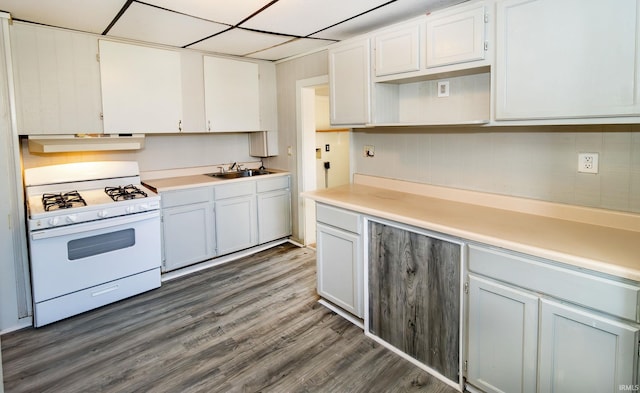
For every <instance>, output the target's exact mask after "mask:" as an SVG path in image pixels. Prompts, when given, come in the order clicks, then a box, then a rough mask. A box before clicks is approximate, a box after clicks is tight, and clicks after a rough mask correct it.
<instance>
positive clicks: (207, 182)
mask: <svg viewBox="0 0 640 393" xmlns="http://www.w3.org/2000/svg"><path fill="white" fill-rule="evenodd" d="M269 171H271V172H274V173H271V174H268V175H259V176H247V177H239V178H236V179H223V178H219V177H212V176H207V175H205V174H197V175H184V176H172V177H166V178H157V179H149V180H143V182H142V183H143V184H144V185H146V186H147V187H150V188H152V189H154V190H155V191H156V192H165V191H173V190H181V189H185V188H193V187H204V186H212V185H219V184H227V183H232V182H243V181H250V180H260V179H269V178H272V177H277V176H286V175H289V172H285V171H278V170H274V169H269Z"/></svg>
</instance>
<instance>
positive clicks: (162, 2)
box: [145, 0, 270, 25]
mask: <svg viewBox="0 0 640 393" xmlns="http://www.w3.org/2000/svg"><path fill="white" fill-rule="evenodd" d="M145 3H148V4H153V5H157V6H158V7H163V8H166V9H170V10H173V11H178V12H182V13H185V14H188V15H192V16H197V17H198V18H204V19H208V20H211V21H214V22H219V23H226V24H229V25H236V24H238V23H240V22H241V21H243V20H244V19H245V18H247V17H248V16H249V15H251V14H253V13H254V12H256V11H258V10H259V9H261V8H262V7H264V6H265V5H267V4H269V3H270V0H233V1H228V0H227V1H220V0H218V1H203V0H179V1H176V0H145Z"/></svg>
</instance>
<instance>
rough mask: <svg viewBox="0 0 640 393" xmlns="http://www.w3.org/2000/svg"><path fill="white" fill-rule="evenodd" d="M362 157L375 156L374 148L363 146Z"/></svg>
mask: <svg viewBox="0 0 640 393" xmlns="http://www.w3.org/2000/svg"><path fill="white" fill-rule="evenodd" d="M362 155H363V156H365V157H369V158H371V157H373V156H375V155H376V148H375V146H373V145H364V151H363V152H362Z"/></svg>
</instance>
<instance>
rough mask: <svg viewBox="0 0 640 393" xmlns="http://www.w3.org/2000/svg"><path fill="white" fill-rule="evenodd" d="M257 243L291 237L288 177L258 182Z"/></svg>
mask: <svg viewBox="0 0 640 393" xmlns="http://www.w3.org/2000/svg"><path fill="white" fill-rule="evenodd" d="M256 186H257V192H258V195H257V201H258V243H259V244H263V243H267V242H270V241H272V240H277V239H281V238H283V237H287V236H290V235H291V190H290V189H289V176H282V177H275V178H273V179H265V180H258V182H257V185H256Z"/></svg>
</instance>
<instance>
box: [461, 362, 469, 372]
mask: <svg viewBox="0 0 640 393" xmlns="http://www.w3.org/2000/svg"><path fill="white" fill-rule="evenodd" d="M468 369H469V361H468V360H465V361H464V364H463V365H462V371H464V372H467V370H468Z"/></svg>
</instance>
